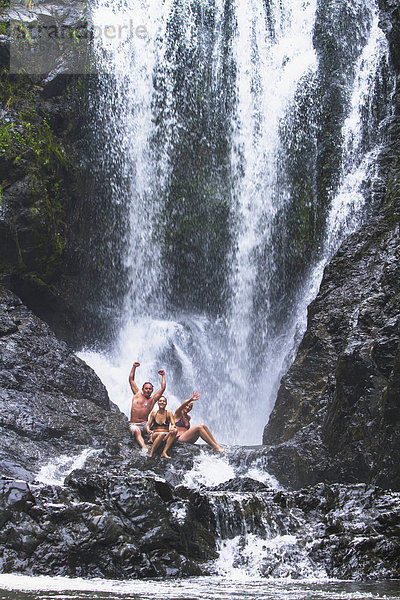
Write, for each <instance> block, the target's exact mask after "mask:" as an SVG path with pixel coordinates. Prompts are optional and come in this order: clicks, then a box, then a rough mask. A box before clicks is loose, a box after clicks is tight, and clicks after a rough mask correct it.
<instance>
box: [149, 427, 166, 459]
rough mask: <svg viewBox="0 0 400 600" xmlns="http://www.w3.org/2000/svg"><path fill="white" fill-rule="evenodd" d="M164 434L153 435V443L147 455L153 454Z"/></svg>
mask: <svg viewBox="0 0 400 600" xmlns="http://www.w3.org/2000/svg"><path fill="white" fill-rule="evenodd" d="M165 435H166V434H165V433H156V434H154V435H153V445H152V447H151V450H150V454H149V456H154V452H155V451H156V450H157V448H158V446H159V445H160V444H161V442H162V441H163V439H164V437H165Z"/></svg>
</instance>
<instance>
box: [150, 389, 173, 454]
mask: <svg viewBox="0 0 400 600" xmlns="http://www.w3.org/2000/svg"><path fill="white" fill-rule="evenodd" d="M166 407H167V399H166V397H165V396H161V398H160V399H159V401H158V410H153V412H152V413H151V414H150V417H149V420H148V422H147V426H146V430H147V433H148V434H149V435H150V443H151V444H152V448H151V450H150V454H149V456H154V452H155V451H156V450H157V448H158V447H159V446H160V444H162V443H163V442H165V447H164V450H163V451H162V452H161V456H162V458H171V457H170V456H168V454H167V451H168V449H169V448H170V447H171V445H172V444H173V443H174V441H175V438H176V436H177V430H176V428H175V419H174V415H173V414H172V412H170V411H169V410H167V409H166Z"/></svg>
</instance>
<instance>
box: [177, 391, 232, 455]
mask: <svg viewBox="0 0 400 600" xmlns="http://www.w3.org/2000/svg"><path fill="white" fill-rule="evenodd" d="M199 398H200V393H199V392H193V394H192V396H191V398H189V400H185V402H184V403H183V404H181V405H180V407H179V408H177V409H176V411H175V427H176V428H177V430H178V435H177V436H176V440H177V441H178V442H183V443H187V444H194V443H195V442H197V440H198V439H199V437H200V438H201V439H202V440H204V441H205V442H206V443H207V444H208V445H209V446H211V448H214V450H216V451H217V452H223V451H224V449H223V448H221V446H220V445H219V444H218V443H217V442H216V441H215V439H214V437H213V435H212V433H211V431H210V430H209V429H208V427H207V425H204V424H202V425H195V426H194V427H190V415H189V413H190V411H191V410H192V408H193V402H195V401H196V400H198V399H199Z"/></svg>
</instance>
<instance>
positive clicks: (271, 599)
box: [0, 575, 400, 600]
mask: <svg viewBox="0 0 400 600" xmlns="http://www.w3.org/2000/svg"><path fill="white" fill-rule="evenodd" d="M50 598H57V599H61V598H62V599H74V600H75V599H81V598H82V599H88V600H89V599H90V600H92V599H95V598H99V599H102V600H113V599H115V600H117V599H128V598H129V599H132V600H133V599H140V600H155V599H157V600H159V599H160V600H161V599H162V600H224V599H225V598H226V599H228V598H229V600H236V599H237V600H338V599H346V600H353V599H354V600H370V599H374V600H392V599H393V600H394V599H400V580H398V581H382V582H369V583H366V582H350V581H335V580H297V581H293V580H287V579H279V580H270V579H258V578H257V579H252V578H247V577H246V578H244V577H241V578H239V579H238V578H235V579H232V578H222V577H193V578H189V579H185V580H182V579H179V580H171V581H155V580H146V581H136V580H135V581H112V580H99V579H93V580H85V579H68V578H65V577H27V576H25V575H21V576H19V575H0V600H36V599H41V600H45V599H50Z"/></svg>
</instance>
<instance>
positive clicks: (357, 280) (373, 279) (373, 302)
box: [263, 1, 400, 489]
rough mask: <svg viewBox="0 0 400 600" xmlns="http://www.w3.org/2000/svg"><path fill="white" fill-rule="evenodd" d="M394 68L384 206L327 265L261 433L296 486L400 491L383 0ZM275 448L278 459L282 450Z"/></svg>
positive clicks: (392, 8)
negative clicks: (388, 58) (388, 67)
mask: <svg viewBox="0 0 400 600" xmlns="http://www.w3.org/2000/svg"><path fill="white" fill-rule="evenodd" d="M381 9H382V26H383V28H384V29H385V31H386V33H387V35H388V38H389V41H390V47H391V52H392V61H393V65H394V67H395V69H396V70H397V92H396V96H395V98H394V102H395V106H394V113H395V114H394V117H393V119H392V121H391V123H390V124H389V125H388V140H387V144H386V146H385V148H384V149H383V151H382V153H381V156H380V168H381V174H382V178H383V180H384V181H385V182H386V193H385V197H384V199H383V202H382V205H381V206H380V207H379V211H378V214H377V215H376V216H375V217H374V218H372V219H371V220H370V221H369V222H368V223H367V224H366V225H365V226H364V227H363V228H362V229H361V230H360V231H359V232H357V233H355V234H354V235H352V236H350V237H349V238H348V239H347V240H346V241H345V242H344V243H343V245H342V246H341V248H340V249H339V251H338V253H337V254H336V256H335V257H334V258H333V260H332V261H331V262H330V264H329V265H328V266H327V268H326V269H325V273H324V277H323V280H322V283H321V288H320V291H319V294H318V296H317V298H316V299H315V300H314V302H313V303H312V304H311V305H310V307H309V311H308V326H307V331H306V334H305V336H304V338H303V341H302V343H301V345H300V347H299V350H298V353H297V356H296V359H295V361H294V364H293V365H292V367H291V368H290V369H289V371H288V373H287V374H286V375H285V377H284V378H283V379H282V382H281V386H280V389H279V392H278V397H277V401H276V405H275V408H274V410H273V412H272V414H271V416H270V419H269V422H268V425H267V426H266V429H265V433H264V440H263V441H264V443H265V444H276V445H278V446H277V447H276V448H275V450H274V457H275V458H274V459H273V460H274V461H275V460H276V461H277V462H276V464H275V468H276V470H277V471H278V470H279V469H280V467H279V463H280V464H281V467H282V464H285V469H284V470H285V472H286V473H287V476H286V479H287V480H288V482H289V480H291V482H292V485H295V486H298V485H304V484H308V483H314V482H315V481H321V480H327V481H346V482H351V481H374V482H376V483H378V484H379V485H383V486H385V487H389V488H390V487H394V488H396V489H400V474H399V470H398V462H399V459H400V436H399V434H400V400H399V399H400V396H399V383H400V289H399V280H400V267H399V264H400V262H399V258H400V255H399V253H400V246H399V242H400V237H399V226H400V168H399V164H400V162H399V161H400V145H399V133H400V102H399V98H400V77H399V72H400V65H399V57H398V48H399V46H400V34H399V24H400V15H399V9H398V5H397V3H393V2H391V1H388V2H381ZM278 456H279V459H278V458H277V457H278Z"/></svg>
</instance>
